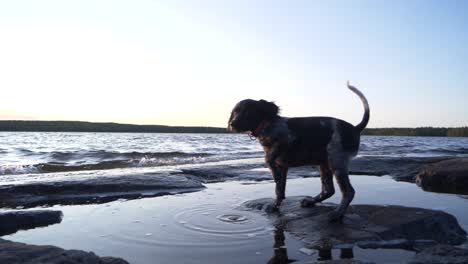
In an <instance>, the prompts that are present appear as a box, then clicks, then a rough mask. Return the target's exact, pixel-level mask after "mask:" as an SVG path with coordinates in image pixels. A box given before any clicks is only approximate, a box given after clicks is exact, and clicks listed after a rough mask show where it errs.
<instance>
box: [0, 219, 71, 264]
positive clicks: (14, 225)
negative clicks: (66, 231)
mask: <svg viewBox="0 0 468 264" xmlns="http://www.w3.org/2000/svg"><path fill="white" fill-rule="evenodd" d="M62 217H63V215H62V212H61V211H52V210H34V211H11V212H2V213H0V236H4V235H8V234H13V233H15V232H16V231H18V230H24V229H31V228H36V227H43V226H48V225H52V224H57V223H60V222H61V221H62ZM0 263H2V262H0Z"/></svg>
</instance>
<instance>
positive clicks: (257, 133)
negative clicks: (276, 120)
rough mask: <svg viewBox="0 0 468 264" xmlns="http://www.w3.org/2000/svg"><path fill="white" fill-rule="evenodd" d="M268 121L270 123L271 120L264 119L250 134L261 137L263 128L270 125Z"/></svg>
mask: <svg viewBox="0 0 468 264" xmlns="http://www.w3.org/2000/svg"><path fill="white" fill-rule="evenodd" d="M268 123H270V121H268V120H267V119H263V121H262V122H260V124H259V125H258V126H257V128H256V129H255V131H253V132H252V133H250V136H251V137H254V138H257V137H259V136H260V134H261V133H262V132H263V129H265V127H266V126H267V125H268Z"/></svg>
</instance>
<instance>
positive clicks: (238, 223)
mask: <svg viewBox="0 0 468 264" xmlns="http://www.w3.org/2000/svg"><path fill="white" fill-rule="evenodd" d="M319 181H320V180H319V179H317V178H308V179H292V180H290V181H288V189H287V195H290V196H292V195H313V194H316V193H318V192H319V191H320V184H319ZM351 181H352V183H353V185H354V187H355V189H356V197H355V200H354V201H353V204H388V205H390V204H392V205H404V206H412V207H422V208H428V209H437V210H443V211H445V212H448V213H450V214H453V215H454V216H455V217H456V218H457V219H458V221H459V223H460V225H461V226H462V227H463V228H464V229H465V230H468V213H467V210H466V208H467V206H468V199H466V198H464V197H462V196H457V195H451V194H438V193H428V192H424V191H422V190H421V189H420V188H418V187H417V186H416V185H414V184H411V183H405V182H396V181H394V180H392V179H390V178H386V177H373V176H352V177H351ZM207 187H208V188H207V189H206V190H203V191H200V192H197V193H189V194H180V195H175V196H164V197H157V198H146V199H140V200H132V201H115V202H111V203H108V204H103V205H84V206H55V207H54V209H58V210H62V211H63V212H64V219H63V222H62V223H61V224H57V225H53V226H49V227H46V228H38V229H34V230H28V231H20V232H18V233H16V234H14V235H11V236H6V237H4V238H5V239H11V240H14V241H20V242H26V243H32V244H52V245H56V246H60V247H64V248H67V249H82V250H88V251H93V252H95V253H96V254H98V255H101V256H104V255H109V256H118V257H123V258H124V259H126V260H128V261H129V262H130V263H267V262H268V261H269V260H270V259H271V258H273V257H274V255H275V252H276V254H277V255H281V254H285V253H287V255H288V257H289V258H290V259H295V260H311V259H313V260H315V259H318V258H320V255H321V256H322V257H323V256H326V255H328V254H330V253H331V256H332V257H333V258H334V259H338V258H340V255H341V257H349V256H350V254H352V255H354V258H355V259H359V260H368V261H377V262H378V263H399V262H402V261H404V260H405V259H409V258H411V257H412V256H413V255H414V253H413V252H410V251H405V250H372V249H367V250H364V249H360V248H357V247H355V248H354V249H353V250H352V251H351V250H344V251H340V250H333V251H332V252H317V251H314V250H312V251H307V250H305V249H304V245H303V244H302V243H301V242H300V241H298V240H296V239H295V238H293V237H292V236H291V235H290V234H288V233H282V232H281V230H277V229H275V228H274V227H273V226H271V225H270V223H269V221H268V219H266V217H265V216H263V215H261V214H259V213H257V212H249V211H247V212H246V211H240V210H238V209H236V208H237V207H238V206H239V205H240V204H242V203H243V202H244V201H247V200H251V199H256V198H263V197H273V194H274V186H273V183H272V182H262V183H253V182H224V183H215V184H208V185H207ZM339 200H340V196H339V194H336V195H335V196H334V197H332V198H331V199H329V201H330V202H335V203H337V202H339ZM282 235H284V236H285V237H284V242H283V243H284V247H285V248H284V247H282V242H281V240H282ZM275 238H276V241H275ZM274 247H276V248H277V249H276V250H275V249H274ZM301 249H302V251H303V252H301ZM304 252H306V253H309V254H311V255H310V256H309V255H307V254H305V253H304Z"/></svg>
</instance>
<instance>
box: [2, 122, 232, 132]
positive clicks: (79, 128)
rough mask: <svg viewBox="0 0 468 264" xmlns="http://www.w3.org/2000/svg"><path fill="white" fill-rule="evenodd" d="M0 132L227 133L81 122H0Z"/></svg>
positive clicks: (202, 129) (191, 128)
mask: <svg viewBox="0 0 468 264" xmlns="http://www.w3.org/2000/svg"><path fill="white" fill-rule="evenodd" d="M0 131H4V132H7V131H10V132H107V133H228V131H227V130H226V128H219V127H202V126H193V127H192V126H163V125H132V124H119V123H95V122H82V121H28V120H0Z"/></svg>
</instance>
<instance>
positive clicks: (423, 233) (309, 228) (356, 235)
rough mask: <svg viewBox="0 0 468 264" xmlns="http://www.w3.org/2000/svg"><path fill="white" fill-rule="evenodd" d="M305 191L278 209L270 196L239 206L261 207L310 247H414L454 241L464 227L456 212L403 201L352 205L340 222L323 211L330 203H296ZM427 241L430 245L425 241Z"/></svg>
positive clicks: (459, 239)
mask: <svg viewBox="0 0 468 264" xmlns="http://www.w3.org/2000/svg"><path fill="white" fill-rule="evenodd" d="M303 198H304V197H297V196H296V197H288V198H287V199H286V200H284V201H283V204H282V206H281V209H280V212H279V213H275V212H274V211H273V210H272V208H273V205H274V199H258V200H253V201H248V202H246V203H244V204H243V205H242V208H244V209H248V210H252V209H254V210H262V211H264V212H265V213H266V214H267V215H268V216H269V218H270V219H271V220H272V222H273V224H274V225H275V226H277V227H281V228H285V230H286V231H289V232H290V233H291V234H293V235H294V236H296V237H299V238H300V239H302V240H303V241H304V242H305V243H307V244H308V247H309V248H315V249H330V248H341V247H343V246H346V247H352V246H353V245H359V244H361V245H362V246H363V247H367V248H404V249H413V248H414V247H415V246H416V245H417V246H418V247H420V246H421V244H424V243H419V242H418V241H426V242H427V241H429V240H431V241H434V243H444V244H452V245H458V244H460V243H462V242H464V241H465V240H466V232H465V231H464V230H463V229H462V228H461V227H460V226H459V225H458V222H457V220H456V218H455V217H453V216H452V215H450V214H447V213H444V212H442V211H435V210H428V209H421V208H410V207H403V206H379V205H352V206H350V207H349V208H348V211H347V213H346V214H345V216H344V218H343V221H342V223H330V222H329V221H328V219H327V213H328V212H330V211H331V210H333V209H334V208H335V206H336V205H333V204H317V205H316V206H315V207H312V208H302V207H300V201H301V200H302V199H303ZM428 245H430V244H429V243H428Z"/></svg>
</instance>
